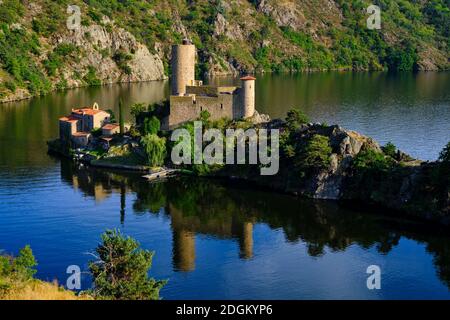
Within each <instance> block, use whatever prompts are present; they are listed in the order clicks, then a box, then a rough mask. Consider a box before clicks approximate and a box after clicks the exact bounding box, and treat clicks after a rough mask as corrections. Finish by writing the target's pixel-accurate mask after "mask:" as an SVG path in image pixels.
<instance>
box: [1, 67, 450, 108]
mask: <svg viewBox="0 0 450 320" xmlns="http://www.w3.org/2000/svg"><path fill="white" fill-rule="evenodd" d="M442 72H450V69H443V70H417V71H404V72H396V71H389V70H352V69H345V68H343V69H341V68H336V69H329V70H302V71H279V72H274V71H259V72H254V74H255V75H260V76H264V75H274V74H284V75H288V74H290V75H301V74H304V75H310V74H325V73H344V74H372V73H380V74H399V73H403V74H420V73H424V74H426V73H442ZM238 76H239V75H238V74H234V73H229V74H217V75H209V74H208V75H207V76H206V77H205V78H206V79H214V78H227V77H238ZM159 81H169V77H168V76H165V78H164V79H158V80H147V81H123V82H121V81H118V82H107V83H102V84H101V85H96V86H92V85H80V86H74V87H67V88H64V89H57V88H54V89H52V90H50V91H49V92H47V93H46V94H44V95H29V96H25V97H22V98H17V99H11V100H5V98H2V99H0V105H7V104H12V103H15V102H20V101H27V100H28V101H29V100H31V99H34V98H43V97H47V96H49V95H51V94H55V93H64V92H67V91H71V90H76V89H89V88H102V87H106V86H114V85H126V84H130V85H132V84H140V83H150V82H159ZM17 90H25V89H23V88H18V89H17Z"/></svg>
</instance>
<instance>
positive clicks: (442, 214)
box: [214, 120, 450, 224]
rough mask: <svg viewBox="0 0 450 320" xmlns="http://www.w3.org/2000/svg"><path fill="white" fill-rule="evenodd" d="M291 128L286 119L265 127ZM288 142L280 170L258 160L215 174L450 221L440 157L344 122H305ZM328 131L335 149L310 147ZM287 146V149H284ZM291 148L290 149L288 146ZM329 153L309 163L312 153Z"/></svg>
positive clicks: (449, 194) (449, 200)
mask: <svg viewBox="0 0 450 320" xmlns="http://www.w3.org/2000/svg"><path fill="white" fill-rule="evenodd" d="M266 126H267V127H268V128H278V129H280V130H281V131H282V132H283V131H286V130H287V129H286V124H285V123H284V122H282V121H278V120H277V121H272V122H270V123H269V124H267V125H265V126H264V127H266ZM290 135H291V137H290V138H289V139H288V142H282V143H281V144H282V150H281V155H280V171H279V173H278V174H277V175H275V176H267V177H264V176H261V175H260V174H259V168H257V167H255V166H244V167H243V166H225V168H224V169H223V170H220V171H217V172H215V173H214V175H218V176H222V177H230V176H231V177H233V178H237V179H243V180H247V181H251V182H253V183H256V184H257V185H260V186H262V187H268V188H271V189H274V190H277V191H282V192H286V193H291V194H296V195H299V196H303V197H308V198H313V199H324V200H342V201H352V202H355V201H356V202H361V203H365V204H370V205H376V206H379V207H381V208H385V209H386V210H395V211H398V212H401V213H403V214H406V215H408V216H411V217H416V218H421V219H426V220H432V221H435V222H439V223H443V224H449V223H450V184H449V181H448V177H445V176H444V175H445V173H443V172H446V171H444V170H440V166H441V164H440V163H439V162H423V161H421V160H416V159H413V158H411V157H410V156H408V155H407V154H405V153H403V152H401V151H400V150H396V151H395V153H393V152H387V151H386V150H385V149H384V147H381V146H380V145H379V144H378V143H377V142H376V141H374V140H373V139H372V138H369V137H366V136H364V135H361V134H359V133H357V132H355V131H350V130H346V129H344V128H342V127H340V126H337V125H334V126H327V125H323V124H304V125H302V126H301V127H300V128H298V129H297V130H295V132H294V133H291V134H290ZM317 136H320V137H325V138H326V139H325V141H328V142H327V144H328V145H327V146H326V147H328V146H329V148H330V149H329V150H326V149H325V150H326V151H320V152H322V153H323V154H322V155H321V154H319V151H318V150H317V149H311V148H310V149H308V148H304V145H305V143H308V141H311V140H314V137H317ZM283 149H284V150H283ZM287 150H289V151H287ZM305 150H308V151H307V152H309V153H310V154H314V157H316V159H317V158H320V157H321V156H323V157H324V159H326V160H325V161H324V163H323V164H317V162H315V163H313V164H311V165H305V162H308V161H310V159H311V158H310V157H306V156H305V152H306V151H305Z"/></svg>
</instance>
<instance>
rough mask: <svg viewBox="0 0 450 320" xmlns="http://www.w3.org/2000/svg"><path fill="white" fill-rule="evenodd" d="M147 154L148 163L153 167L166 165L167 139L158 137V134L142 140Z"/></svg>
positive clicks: (148, 135) (147, 136) (149, 135)
mask: <svg viewBox="0 0 450 320" xmlns="http://www.w3.org/2000/svg"><path fill="white" fill-rule="evenodd" d="M141 143H142V144H143V146H144V149H145V153H146V154H147V163H148V165H149V166H151V167H158V166H161V165H163V164H164V160H165V158H166V155H167V149H166V139H164V138H160V137H158V136H157V135H156V134H147V135H146V136H144V137H142V138H141Z"/></svg>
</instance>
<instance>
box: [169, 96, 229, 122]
mask: <svg viewBox="0 0 450 320" xmlns="http://www.w3.org/2000/svg"><path fill="white" fill-rule="evenodd" d="M234 98H235V97H234V95H231V94H223V95H222V94H221V95H218V96H217V97H208V96H196V97H193V96H183V97H180V96H171V97H170V115H169V117H168V119H165V120H164V121H163V123H164V125H165V128H164V129H173V128H175V127H177V126H179V125H181V124H183V123H185V122H188V121H193V120H196V119H198V118H199V117H200V113H201V112H202V111H208V112H209V114H210V115H211V117H210V120H219V119H222V118H228V119H233V116H234V108H233V105H234Z"/></svg>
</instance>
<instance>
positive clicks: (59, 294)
mask: <svg viewBox="0 0 450 320" xmlns="http://www.w3.org/2000/svg"><path fill="white" fill-rule="evenodd" d="M88 298H89V297H87V296H82V297H78V296H76V295H75V294H74V293H73V292H72V291H68V290H65V289H63V288H61V287H60V286H58V285H57V284H55V283H48V282H43V281H40V280H35V279H33V280H30V281H28V282H26V283H14V286H13V289H11V290H10V291H8V293H7V294H6V295H5V296H1V299H2V300H87V299H88Z"/></svg>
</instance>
